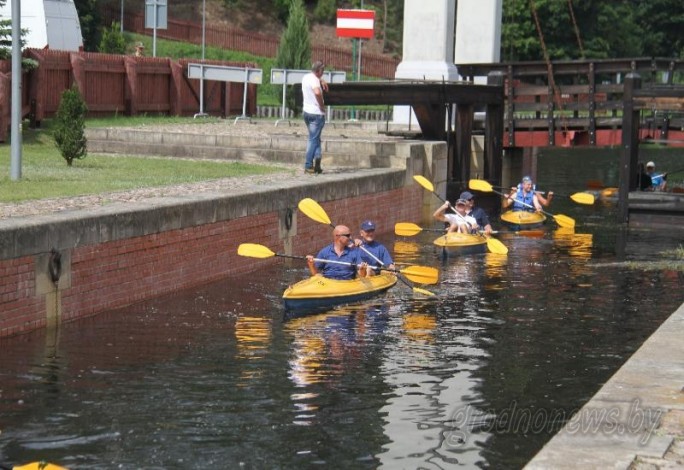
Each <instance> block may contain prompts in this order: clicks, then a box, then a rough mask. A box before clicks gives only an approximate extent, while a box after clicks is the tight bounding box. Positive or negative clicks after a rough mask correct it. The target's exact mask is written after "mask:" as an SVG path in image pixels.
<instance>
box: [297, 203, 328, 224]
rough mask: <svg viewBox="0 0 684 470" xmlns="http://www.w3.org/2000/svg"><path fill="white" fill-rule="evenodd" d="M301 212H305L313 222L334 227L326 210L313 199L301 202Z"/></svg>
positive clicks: (299, 205)
mask: <svg viewBox="0 0 684 470" xmlns="http://www.w3.org/2000/svg"><path fill="white" fill-rule="evenodd" d="M297 207H299V210H300V211H302V212H304V214H305V215H306V216H307V217H309V218H310V219H312V220H315V221H316V222H319V223H321V224H326V225H332V224H331V223H330V217H328V214H326V212H325V209H323V208H322V207H321V205H320V204H318V203H317V202H316V201H314V200H313V199H311V198H308V197H307V198H305V199H302V200H301V201H299V204H298V205H297Z"/></svg>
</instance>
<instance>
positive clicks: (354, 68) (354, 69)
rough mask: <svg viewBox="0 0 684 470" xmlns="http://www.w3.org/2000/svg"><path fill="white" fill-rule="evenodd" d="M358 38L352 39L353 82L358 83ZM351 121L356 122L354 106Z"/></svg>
mask: <svg viewBox="0 0 684 470" xmlns="http://www.w3.org/2000/svg"><path fill="white" fill-rule="evenodd" d="M357 42H358V39H357V38H352V81H353V82H355V81H356V67H355V65H356V43H357ZM351 121H356V108H355V107H354V106H352V108H351Z"/></svg>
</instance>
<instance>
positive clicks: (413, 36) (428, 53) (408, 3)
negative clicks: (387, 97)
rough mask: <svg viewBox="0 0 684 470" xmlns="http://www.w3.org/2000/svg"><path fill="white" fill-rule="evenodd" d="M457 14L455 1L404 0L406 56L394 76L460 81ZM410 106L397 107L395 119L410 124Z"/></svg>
mask: <svg viewBox="0 0 684 470" xmlns="http://www.w3.org/2000/svg"><path fill="white" fill-rule="evenodd" d="M455 15H456V5H455V2H454V0H428V1H426V0H405V1H404V46H403V57H402V61H401V63H400V64H399V66H398V67H397V71H396V73H395V74H394V78H395V79H397V80H401V79H418V80H437V81H442V80H445V81H453V80H458V71H457V70H456V66H455V65H454V17H455ZM409 109H410V108H409V107H408V106H395V107H394V122H395V123H401V124H407V123H408V121H409ZM413 122H416V121H415V117H414V118H413Z"/></svg>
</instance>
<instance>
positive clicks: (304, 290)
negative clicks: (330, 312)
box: [283, 271, 397, 310]
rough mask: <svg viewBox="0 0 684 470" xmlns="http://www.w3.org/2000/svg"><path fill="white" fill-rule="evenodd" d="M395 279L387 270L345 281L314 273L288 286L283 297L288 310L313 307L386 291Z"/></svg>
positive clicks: (354, 299) (394, 282) (335, 303)
mask: <svg viewBox="0 0 684 470" xmlns="http://www.w3.org/2000/svg"><path fill="white" fill-rule="evenodd" d="M396 283H397V276H395V275H394V274H393V273H390V272H387V271H382V272H381V273H380V274H378V275H377V276H370V277H363V278H357V279H350V280H344V281H341V280H338V279H328V278H326V277H323V276H322V275H321V274H316V275H315V276H311V277H310V278H308V279H304V280H303V281H299V282H298V283H296V284H294V285H292V286H290V287H288V288H287V289H286V290H285V292H284V293H283V301H284V302H285V309H287V310H308V309H316V308H319V307H328V306H332V305H337V304H344V303H348V302H356V301H358V300H364V299H367V298H370V297H373V296H374V295H377V294H380V293H382V292H385V291H386V290H387V289H389V288H390V287H392V286H393V285H394V284H396Z"/></svg>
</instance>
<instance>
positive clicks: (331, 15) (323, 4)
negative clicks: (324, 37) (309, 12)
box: [314, 0, 337, 23]
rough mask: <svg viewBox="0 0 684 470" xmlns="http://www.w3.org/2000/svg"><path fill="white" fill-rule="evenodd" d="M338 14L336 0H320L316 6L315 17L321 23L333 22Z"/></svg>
mask: <svg viewBox="0 0 684 470" xmlns="http://www.w3.org/2000/svg"><path fill="white" fill-rule="evenodd" d="M336 16H337V7H336V6H335V0H319V1H318V3H317V4H316V8H314V19H315V20H316V21H318V22H319V23H332V22H333V20H334V19H335V18H336Z"/></svg>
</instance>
